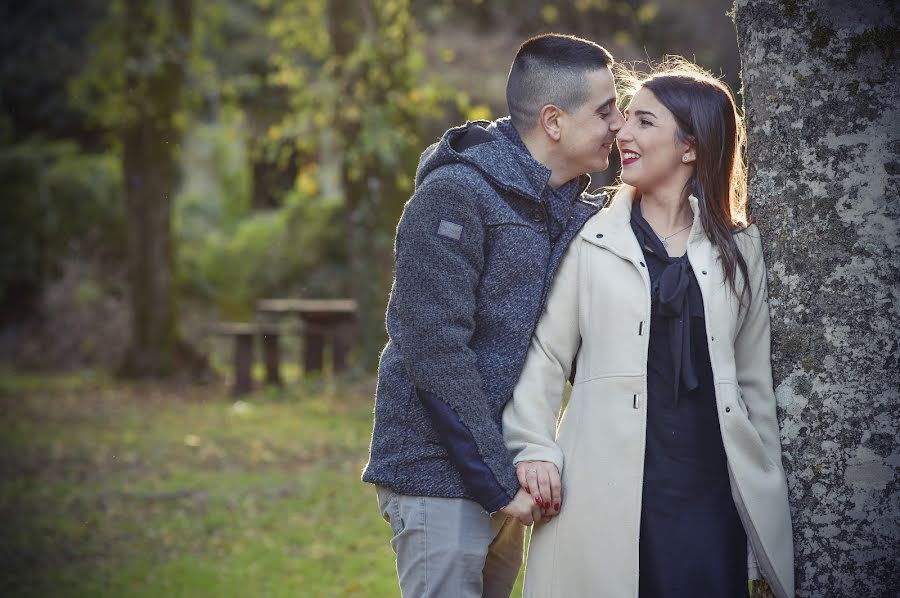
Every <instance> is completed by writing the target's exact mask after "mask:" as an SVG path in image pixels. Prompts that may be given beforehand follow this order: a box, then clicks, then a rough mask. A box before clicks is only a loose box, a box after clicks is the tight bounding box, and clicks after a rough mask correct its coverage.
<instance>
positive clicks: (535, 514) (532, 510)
mask: <svg viewBox="0 0 900 598" xmlns="http://www.w3.org/2000/svg"><path fill="white" fill-rule="evenodd" d="M500 512H501V513H504V514H506V515H509V516H510V517H515V518H516V519H518V520H519V521H521V522H522V523H523V524H525V525H531V524H532V523H534V522H535V521H539V520H540V519H541V508H540V505H538V504H535V502H534V499H533V498H531V495H530V494H529V493H527V492H525V491H524V490H523V489H521V488H519V491H518V492H516V495H515V497H513V499H512V502H511V503H509V504H508V505H506V506H505V507H503V508H502V509H500Z"/></svg>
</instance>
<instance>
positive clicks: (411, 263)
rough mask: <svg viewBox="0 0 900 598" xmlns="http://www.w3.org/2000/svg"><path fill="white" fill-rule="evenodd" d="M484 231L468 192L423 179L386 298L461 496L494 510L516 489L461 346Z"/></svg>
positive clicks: (405, 219)
mask: <svg viewBox="0 0 900 598" xmlns="http://www.w3.org/2000/svg"><path fill="white" fill-rule="evenodd" d="M484 235H485V232H484V225H483V223H482V220H481V216H480V213H479V209H478V205H477V202H476V198H475V197H474V192H473V191H472V190H468V189H465V188H463V187H462V186H461V185H460V184H459V183H457V182H455V181H454V180H450V179H448V178H446V177H445V178H436V179H435V178H433V179H429V180H427V181H426V182H425V183H424V184H423V185H422V186H420V187H419V188H418V189H417V190H416V193H415V194H414V195H413V197H412V199H410V201H409V202H408V203H407V205H406V207H405V208H404V211H403V215H402V216H401V218H400V224H399V225H398V227H397V239H396V248H395V251H396V272H395V278H394V288H393V290H392V293H393V296H392V299H391V301H392V303H393V306H394V310H395V312H394V313H395V315H396V322H397V333H398V334H397V337H398V338H397V341H398V342H397V347H398V348H399V350H400V353H401V355H402V357H403V362H404V364H405V366H406V369H407V372H408V374H409V376H410V378H411V380H412V382H413V384H414V385H415V388H416V393H417V395H418V397H419V399H420V400H421V402H422V404H423V406H424V408H425V410H426V411H427V413H428V415H429V417H430V419H431V422H432V424H433V426H434V429H435V430H436V432H437V433H438V436H439V437H440V439H441V442H442V444H443V446H444V448H445V449H446V450H447V452H448V454H449V456H450V458H451V460H453V462H454V464H455V466H456V467H457V469H458V471H459V473H460V475H461V477H462V480H463V483H464V484H465V486H466V490H467V491H468V493H469V494H470V495H471V496H472V498H474V499H475V500H476V501H477V502H478V503H479V504H480V505H481V506H482V507H483V508H484V509H485V510H487V511H488V512H494V511H498V510H500V509H502V508H503V507H505V506H506V505H507V504H509V503H510V501H511V500H512V498H513V497H514V496H515V493H516V492H517V491H518V488H519V483H518V479H517V478H516V472H515V468H514V467H513V464H512V460H511V459H510V455H509V451H507V449H506V445H505V444H504V443H503V436H502V434H501V432H500V429H499V427H498V426H497V424H496V423H495V421H494V418H493V416H492V414H491V409H490V406H489V405H488V401H487V396H486V393H485V390H484V386H483V384H482V380H481V376H480V374H479V369H478V362H477V356H476V355H475V353H474V351H472V349H471V347H470V345H469V342H470V340H471V338H472V335H473V333H474V330H475V310H476V294H477V289H478V284H479V281H480V278H481V273H482V269H483V267H484V243H485V237H484Z"/></svg>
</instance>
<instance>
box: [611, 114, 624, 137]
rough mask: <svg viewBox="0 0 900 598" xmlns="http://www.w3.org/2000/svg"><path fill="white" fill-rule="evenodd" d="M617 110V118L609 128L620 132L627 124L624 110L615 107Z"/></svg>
mask: <svg viewBox="0 0 900 598" xmlns="http://www.w3.org/2000/svg"><path fill="white" fill-rule="evenodd" d="M615 112H616V113H615V118H614V120H613V122H612V124H610V126H609V128H610V129H611V130H612V131H613V132H614V133H618V132H619V131H620V130H621V129H622V127H623V126H625V117H624V116H622V111H621V110H619V109H618V108H615Z"/></svg>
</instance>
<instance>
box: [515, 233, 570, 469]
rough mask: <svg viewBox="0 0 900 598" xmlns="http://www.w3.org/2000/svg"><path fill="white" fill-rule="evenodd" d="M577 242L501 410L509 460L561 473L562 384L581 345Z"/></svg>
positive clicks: (548, 301)
mask: <svg viewBox="0 0 900 598" xmlns="http://www.w3.org/2000/svg"><path fill="white" fill-rule="evenodd" d="M581 246H582V242H581V240H580V239H578V238H577V237H576V239H575V241H574V242H573V243H572V244H571V245H570V246H569V249H568V250H567V251H566V255H565V256H564V257H563V261H562V264H560V267H559V271H558V272H557V275H556V278H555V279H554V281H553V285H552V287H551V289H550V295H549V296H548V298H547V304H546V308H545V311H544V313H543V315H542V316H541V319H540V321H539V322H538V326H537V329H536V330H535V333H534V336H532V339H531V346H530V347H529V349H528V358H527V359H526V361H525V368H524V369H523V371H522V376H521V377H520V378H519V382H518V383H517V384H516V388H515V391H514V392H513V398H512V400H511V401H510V402H509V403H507V405H506V408H505V409H504V411H503V437H504V439H505V440H506V445H507V446H508V447H509V449H510V451H512V453H513V455H514V457H513V461H514V462H516V463H518V462H520V461H549V462H551V463H553V464H555V465H556V467H557V468H558V469H559V471H560V473H562V469H563V453H562V451H561V450H560V448H559V446H558V445H557V444H556V422H557V419H558V418H559V411H560V407H561V406H562V397H563V390H564V389H565V382H566V380H567V379H568V378H569V372H570V370H571V368H572V361H573V359H574V358H575V356H576V354H577V352H578V347H579V346H580V344H581V331H580V330H579V325H578V269H579V267H578V261H579V254H580V252H581Z"/></svg>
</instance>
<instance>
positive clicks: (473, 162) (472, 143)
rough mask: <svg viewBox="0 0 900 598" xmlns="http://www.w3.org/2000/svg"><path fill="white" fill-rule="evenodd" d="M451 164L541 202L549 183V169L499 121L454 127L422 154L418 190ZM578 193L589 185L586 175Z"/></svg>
mask: <svg viewBox="0 0 900 598" xmlns="http://www.w3.org/2000/svg"><path fill="white" fill-rule="evenodd" d="M450 164H467V165H469V166H471V167H473V168H475V169H477V170H478V171H479V172H480V173H481V174H482V175H483V176H484V177H485V178H487V179H489V180H490V181H491V182H492V183H493V184H495V185H497V186H499V187H501V188H504V189H507V190H509V191H512V192H515V193H517V194H519V195H522V196H525V197H529V198H532V199H535V200H540V198H541V195H543V192H544V188H545V187H546V186H547V185H548V184H549V182H550V175H551V172H550V169H549V168H546V167H545V166H543V165H541V164H540V163H538V162H536V161H535V160H534V158H532V157H531V156H529V155H527V154H525V153H523V152H522V150H521V149H519V148H518V147H517V146H515V145H514V144H513V143H512V142H511V141H509V139H507V138H506V136H505V135H504V134H503V133H501V132H500V130H499V129H498V128H497V122H489V121H473V122H468V123H466V124H464V125H462V126H459V127H454V128H452V129H449V130H448V131H447V132H446V133H444V135H443V137H441V140H440V141H438V142H437V143H435V144H433V145H431V146H429V147H428V149H426V150H425V151H424V152H423V153H422V157H421V158H420V159H419V167H418V169H417V170H416V187H418V186H419V185H421V184H422V181H424V180H425V177H427V176H428V175H429V174H430V173H432V172H434V171H435V170H437V169H438V168H440V167H442V166H447V165H450ZM581 178H582V179H583V180H582V181H581V182H582V185H581V188H580V190H579V191H581V192H583V191H584V190H585V189H586V188H587V186H588V184H589V183H590V177H589V176H588V175H584V176H582V177H581Z"/></svg>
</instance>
